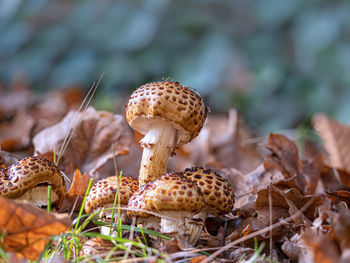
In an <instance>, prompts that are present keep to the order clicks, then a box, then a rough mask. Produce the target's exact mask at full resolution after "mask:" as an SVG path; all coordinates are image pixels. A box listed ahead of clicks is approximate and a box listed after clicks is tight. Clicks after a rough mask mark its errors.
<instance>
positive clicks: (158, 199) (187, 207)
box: [127, 173, 204, 217]
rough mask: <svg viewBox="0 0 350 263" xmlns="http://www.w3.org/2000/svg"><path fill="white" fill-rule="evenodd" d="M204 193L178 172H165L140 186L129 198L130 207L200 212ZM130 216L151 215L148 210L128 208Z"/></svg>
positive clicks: (149, 209)
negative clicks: (140, 210) (139, 210)
mask: <svg viewBox="0 0 350 263" xmlns="http://www.w3.org/2000/svg"><path fill="white" fill-rule="evenodd" d="M203 205H204V202H203V197H202V194H201V192H200V190H199V188H198V187H197V185H196V184H195V183H193V182H192V181H190V180H188V179H186V178H185V177H184V176H182V175H180V174H178V173H171V174H164V175H162V176H161V177H159V178H158V179H157V180H155V181H154V182H149V183H147V184H146V185H143V186H142V187H140V189H139V190H138V191H137V192H135V194H134V195H133V196H132V197H131V198H130V199H129V203H128V207H129V208H136V209H144V210H147V211H153V212H156V213H157V212H160V211H162V210H170V211H189V212H193V213H198V212H200V211H201V209H202V208H203ZM127 214H128V216H129V217H131V216H144V217H146V216H149V215H150V214H148V213H146V212H138V211H132V210H128V212H127Z"/></svg>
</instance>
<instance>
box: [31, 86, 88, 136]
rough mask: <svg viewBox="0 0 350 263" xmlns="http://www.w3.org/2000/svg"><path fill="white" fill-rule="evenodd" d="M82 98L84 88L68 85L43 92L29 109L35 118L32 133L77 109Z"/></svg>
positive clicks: (56, 121)
mask: <svg viewBox="0 0 350 263" xmlns="http://www.w3.org/2000/svg"><path fill="white" fill-rule="evenodd" d="M83 99H84V90H83V89H82V88H79V87H68V88H64V89H60V90H54V91H50V92H48V93H47V94H45V95H44V96H43V97H41V98H40V100H38V101H37V102H36V103H35V105H33V106H32V107H31V108H30V110H29V113H30V115H31V116H32V117H33V118H34V119H35V127H34V131H33V134H37V133H38V132H40V131H41V130H43V129H45V128H47V127H49V126H52V125H54V124H56V123H58V122H59V121H61V120H62V119H63V117H64V116H65V115H66V114H67V113H68V112H69V111H70V110H76V109H78V107H79V105H80V104H81V102H82V101H83Z"/></svg>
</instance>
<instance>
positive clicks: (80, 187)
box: [67, 169, 91, 198]
mask: <svg viewBox="0 0 350 263" xmlns="http://www.w3.org/2000/svg"><path fill="white" fill-rule="evenodd" d="M90 178H91V177H90V176H89V174H88V173H85V174H84V175H82V174H81V172H80V170H79V169H76V170H75V171H74V177H73V182H72V184H71V186H70V188H69V191H68V193H67V197H70V198H73V197H75V196H79V197H84V195H85V192H86V188H87V187H88V184H89V181H90Z"/></svg>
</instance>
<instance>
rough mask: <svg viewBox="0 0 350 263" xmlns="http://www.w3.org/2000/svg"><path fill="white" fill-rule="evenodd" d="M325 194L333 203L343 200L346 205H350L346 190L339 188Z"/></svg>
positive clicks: (348, 194)
mask: <svg viewBox="0 0 350 263" xmlns="http://www.w3.org/2000/svg"><path fill="white" fill-rule="evenodd" d="M326 194H327V196H328V198H329V199H331V201H332V202H333V204H338V203H339V202H345V203H346V205H347V207H350V192H349V191H346V190H339V191H334V192H328V191H327V190H326Z"/></svg>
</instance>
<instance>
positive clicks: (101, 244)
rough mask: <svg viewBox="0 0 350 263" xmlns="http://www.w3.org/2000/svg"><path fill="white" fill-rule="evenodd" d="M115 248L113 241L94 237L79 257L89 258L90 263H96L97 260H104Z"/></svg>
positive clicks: (85, 244)
mask: <svg viewBox="0 0 350 263" xmlns="http://www.w3.org/2000/svg"><path fill="white" fill-rule="evenodd" d="M114 247H115V245H114V244H113V243H112V242H111V241H109V240H106V239H103V238H99V237H94V238H91V239H89V240H88V241H86V242H85V243H84V244H83V246H82V247H81V250H80V252H79V256H80V257H86V258H88V259H89V262H90V261H92V260H95V261H96V260H97V258H102V259H104V258H105V257H106V256H107V255H108V253H109V252H110V251H111V250H112V249H113V248H114Z"/></svg>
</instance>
